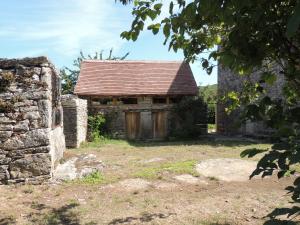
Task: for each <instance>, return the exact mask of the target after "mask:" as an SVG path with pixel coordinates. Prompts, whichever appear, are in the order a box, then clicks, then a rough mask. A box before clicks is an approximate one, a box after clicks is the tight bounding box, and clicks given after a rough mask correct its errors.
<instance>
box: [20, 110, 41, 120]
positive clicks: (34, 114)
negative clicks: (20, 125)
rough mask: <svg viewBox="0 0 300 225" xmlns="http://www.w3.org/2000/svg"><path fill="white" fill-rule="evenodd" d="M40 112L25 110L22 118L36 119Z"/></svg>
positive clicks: (38, 117)
mask: <svg viewBox="0 0 300 225" xmlns="http://www.w3.org/2000/svg"><path fill="white" fill-rule="evenodd" d="M40 118H41V116H40V113H39V112H38V111H34V112H27V113H25V114H24V116H23V119H25V120H26V119H28V120H37V119H40Z"/></svg>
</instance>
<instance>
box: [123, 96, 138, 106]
mask: <svg viewBox="0 0 300 225" xmlns="http://www.w3.org/2000/svg"><path fill="white" fill-rule="evenodd" d="M121 101H122V103H123V104H124V105H135V104H138V99H137V98H121Z"/></svg>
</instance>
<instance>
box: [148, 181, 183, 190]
mask: <svg viewBox="0 0 300 225" xmlns="http://www.w3.org/2000/svg"><path fill="white" fill-rule="evenodd" d="M153 187H154V188H155V189H159V190H170V189H175V188H177V187H178V185H177V184H175V183H169V182H156V183H154V184H153Z"/></svg>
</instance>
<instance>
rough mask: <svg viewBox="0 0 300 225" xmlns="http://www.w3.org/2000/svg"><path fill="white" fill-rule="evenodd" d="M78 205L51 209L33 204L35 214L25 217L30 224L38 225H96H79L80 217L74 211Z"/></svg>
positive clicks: (91, 223) (85, 224)
mask: <svg viewBox="0 0 300 225" xmlns="http://www.w3.org/2000/svg"><path fill="white" fill-rule="evenodd" d="M78 206H79V204H78V203H70V204H67V205H64V206H62V207H60V208H51V207H48V206H46V205H44V204H36V203H33V204H32V205H31V208H32V209H34V210H35V211H36V212H34V213H31V214H29V215H28V216H27V219H28V220H29V222H31V223H32V224H39V225H96V224H97V223H95V222H89V223H81V222H80V216H79V215H78V213H77V212H76V211H75V209H76V207H78Z"/></svg>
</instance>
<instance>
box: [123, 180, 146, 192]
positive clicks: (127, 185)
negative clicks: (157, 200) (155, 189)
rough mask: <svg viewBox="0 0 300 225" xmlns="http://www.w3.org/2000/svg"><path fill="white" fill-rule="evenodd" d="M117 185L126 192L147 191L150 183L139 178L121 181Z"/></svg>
mask: <svg viewBox="0 0 300 225" xmlns="http://www.w3.org/2000/svg"><path fill="white" fill-rule="evenodd" d="M118 184H119V185H120V186H121V188H124V189H125V190H127V191H136V190H141V189H147V188H149V187H150V186H151V183H150V182H148V181H146V180H143V179H140V178H137V179H126V180H122V181H120V182H119V183H118Z"/></svg>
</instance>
